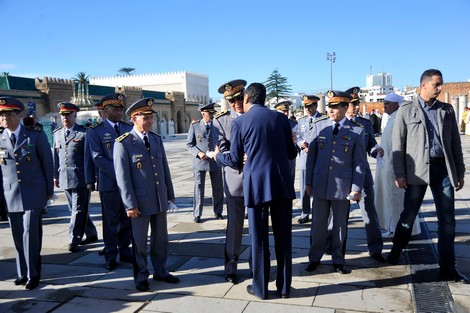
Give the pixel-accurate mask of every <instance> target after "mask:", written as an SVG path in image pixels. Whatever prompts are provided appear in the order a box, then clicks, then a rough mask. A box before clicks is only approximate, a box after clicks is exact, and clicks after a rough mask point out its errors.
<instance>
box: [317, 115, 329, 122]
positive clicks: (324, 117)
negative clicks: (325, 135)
mask: <svg viewBox="0 0 470 313" xmlns="http://www.w3.org/2000/svg"><path fill="white" fill-rule="evenodd" d="M327 118H328V116H322V117H318V118H316V119H313V122H314V123H317V122H320V121H323V120H326V119H327Z"/></svg>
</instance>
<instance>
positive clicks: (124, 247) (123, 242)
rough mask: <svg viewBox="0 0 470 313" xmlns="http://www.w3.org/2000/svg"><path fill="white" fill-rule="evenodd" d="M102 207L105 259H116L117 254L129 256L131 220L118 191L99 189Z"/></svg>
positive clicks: (130, 253) (130, 252)
mask: <svg viewBox="0 0 470 313" xmlns="http://www.w3.org/2000/svg"><path fill="white" fill-rule="evenodd" d="M100 197H101V204H102V207H103V240H104V257H105V259H106V261H116V257H117V254H118V249H119V254H120V255H121V256H129V257H130V256H131V255H132V251H131V248H130V247H129V246H130V244H131V237H132V234H131V220H130V218H129V217H127V213H126V210H125V209H124V205H123V203H122V201H121V196H120V195H119V191H117V190H115V191H101V192H100Z"/></svg>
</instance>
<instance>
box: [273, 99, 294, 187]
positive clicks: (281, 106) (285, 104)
mask: <svg viewBox="0 0 470 313" xmlns="http://www.w3.org/2000/svg"><path fill="white" fill-rule="evenodd" d="M291 105H292V101H289V100H286V101H281V102H279V103H277V104H275V105H274V109H276V110H277V111H278V112H279V113H282V114H284V115H285V116H287V117H289V110H290V106H291ZM289 124H290V128H291V130H292V138H293V139H292V140H294V142H296V141H297V133H298V124H297V121H293V120H291V119H289ZM295 163H296V160H295V158H294V159H292V160H289V169H290V174H291V176H292V181H295Z"/></svg>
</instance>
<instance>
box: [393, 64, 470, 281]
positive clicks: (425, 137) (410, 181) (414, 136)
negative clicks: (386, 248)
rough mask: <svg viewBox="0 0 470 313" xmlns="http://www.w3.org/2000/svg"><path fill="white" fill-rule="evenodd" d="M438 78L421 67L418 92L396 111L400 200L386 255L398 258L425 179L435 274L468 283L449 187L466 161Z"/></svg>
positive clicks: (456, 186) (456, 184)
mask: <svg viewBox="0 0 470 313" xmlns="http://www.w3.org/2000/svg"><path fill="white" fill-rule="evenodd" d="M443 83H444V80H443V78H442V73H441V71H439V70H436V69H429V70H426V71H424V72H423V74H422V75H421V79H420V91H419V95H418V96H417V97H416V98H415V99H414V100H413V102H411V103H408V104H405V105H402V106H401V107H400V108H399V109H398V111H397V115H396V118H395V124H394V127H393V135H392V149H393V171H394V173H395V183H396V184H397V186H398V188H405V201H404V207H403V211H402V213H401V215H400V220H399V221H398V223H397V227H396V229H395V236H394V237H393V247H392V250H391V251H390V254H389V255H388V257H387V261H388V262H389V263H391V264H397V263H398V261H399V260H400V253H401V251H402V250H403V249H404V248H405V247H406V246H407V244H408V242H409V241H410V236H411V231H412V225H413V223H414V220H415V219H416V215H417V214H418V211H419V208H420V206H421V203H422V202H423V198H424V195H425V193H426V189H427V188H428V185H429V186H430V187H431V190H432V194H433V198H434V203H435V205H436V215H437V221H438V245H437V250H438V256H439V278H440V279H441V280H443V281H449V280H452V281H455V282H461V283H466V284H468V283H469V279H468V278H467V277H466V276H464V275H463V274H461V273H460V272H459V271H458V270H457V268H456V264H455V248H454V240H455V224H456V221H455V202H454V201H455V198H454V191H459V190H460V189H462V187H463V186H464V177H465V164H464V159H463V153H462V144H461V141H460V134H459V128H458V125H457V119H456V117H455V111H454V108H453V107H452V105H450V104H448V103H444V102H441V101H439V100H437V97H439V94H440V93H441V91H442V85H443Z"/></svg>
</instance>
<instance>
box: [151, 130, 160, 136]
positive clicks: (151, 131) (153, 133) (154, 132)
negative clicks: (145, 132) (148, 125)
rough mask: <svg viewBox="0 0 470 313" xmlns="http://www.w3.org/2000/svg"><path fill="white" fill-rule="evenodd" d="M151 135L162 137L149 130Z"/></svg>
mask: <svg viewBox="0 0 470 313" xmlns="http://www.w3.org/2000/svg"><path fill="white" fill-rule="evenodd" d="M149 133H151V134H154V135H156V136H158V137H161V135H159V134H157V133H156V132H153V131H151V130H149Z"/></svg>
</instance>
